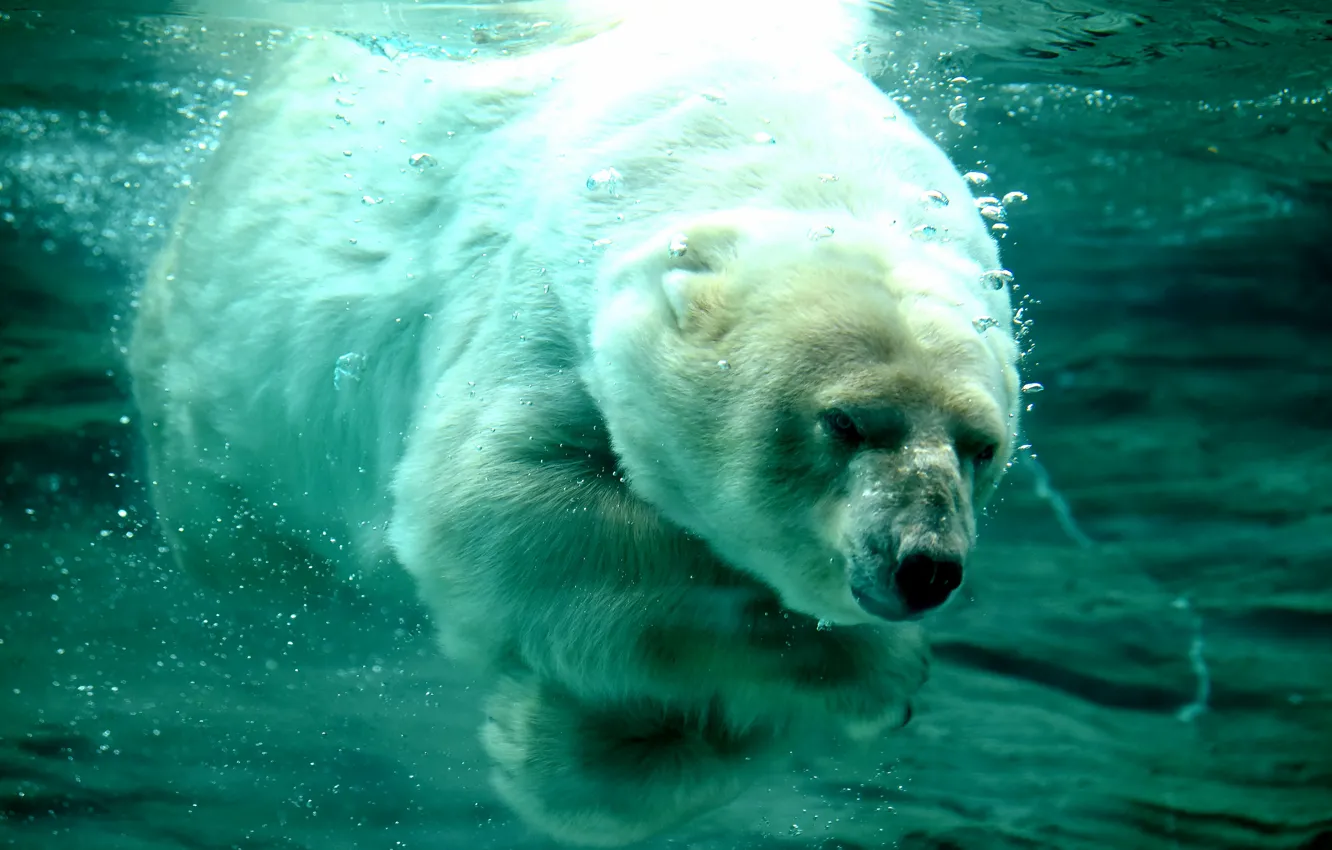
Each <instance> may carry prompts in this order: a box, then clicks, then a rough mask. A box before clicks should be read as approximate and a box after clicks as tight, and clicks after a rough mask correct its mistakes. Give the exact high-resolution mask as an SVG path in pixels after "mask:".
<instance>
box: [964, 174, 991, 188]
mask: <svg viewBox="0 0 1332 850" xmlns="http://www.w3.org/2000/svg"><path fill="white" fill-rule="evenodd" d="M962 179H963V180H966V181H967V182H968V183H970V184H971V185H973V186H984V185H985V184H986V183H989V182H990V175H988V174H986V173H985V172H984V171H968V172H967V173H966V174H963V175H962Z"/></svg>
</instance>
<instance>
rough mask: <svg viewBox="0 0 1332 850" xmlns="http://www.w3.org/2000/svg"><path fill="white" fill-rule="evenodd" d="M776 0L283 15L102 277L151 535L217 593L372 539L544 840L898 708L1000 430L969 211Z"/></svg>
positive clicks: (647, 821)
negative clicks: (490, 689)
mask: <svg viewBox="0 0 1332 850" xmlns="http://www.w3.org/2000/svg"><path fill="white" fill-rule="evenodd" d="M649 5H650V4H649ZM805 14H807V15H809V17H810V20H809V21H806V22H789V23H788V24H787V25H784V26H777V25H770V26H768V27H767V28H766V29H762V30H760V31H758V32H755V33H752V37H743V38H725V37H723V36H722V35H721V34H720V33H712V32H703V33H700V32H698V31H694V30H691V29H690V28H688V27H686V26H684V25H683V24H681V23H680V22H679V21H678V19H677V18H675V17H672V16H653V15H646V16H644V17H643V18H642V19H638V20H635V19H633V18H631V19H629V20H627V21H626V22H625V23H623V24H621V25H620V26H618V27H614V28H610V29H608V30H607V31H606V32H604V33H602V34H599V35H596V36H594V37H592V38H589V39H587V40H584V41H582V42H579V43H576V44H572V45H568V46H563V47H560V48H557V49H551V50H548V51H544V52H539V53H534V54H531V55H528V56H524V57H520V58H516V59H509V60H496V61H492V62H478V63H470V62H440V61H432V60H427V59H421V58H403V59H400V60H398V61H396V62H395V61H390V60H388V59H386V58H384V57H376V56H372V55H371V54H370V53H369V52H367V51H366V50H365V49H364V48H363V47H361V46H360V45H358V44H355V43H353V42H352V41H350V40H346V39H343V38H340V37H338V36H333V35H327V36H325V35H317V36H310V37H308V38H305V39H303V40H301V41H299V42H298V43H297V44H296V45H294V46H293V47H292V48H291V49H290V50H289V51H288V53H287V55H285V56H283V57H282V58H281V59H280V60H279V61H277V62H276V63H275V66H274V67H273V68H272V69H270V72H269V73H268V74H267V75H266V77H265V79H264V80H262V81H261V82H259V83H256V84H255V85H253V86H252V87H251V88H252V91H251V93H250V94H249V96H248V97H247V98H246V102H245V103H243V104H241V105H240V106H238V107H237V109H236V114H235V116H234V119H233V122H232V125H231V126H230V127H229V129H228V132H227V134H226V136H225V137H224V139H223V141H222V144H221V147H220V149H219V151H218V152H217V154H216V156H215V158H214V161H213V163H212V164H211V166H210V171H209V173H208V174H206V175H203V176H202V177H201V178H200V179H199V180H198V181H197V183H198V185H197V188H196V189H195V190H194V191H193V193H192V196H191V198H190V201H189V203H188V205H187V207H186V209H185V211H184V212H183V213H182V215H181V218H180V221H179V222H178V224H177V227H176V229H175V234H174V237H173V240H172V243H171V245H170V246H169V247H168V249H167V250H166V251H165V252H164V253H163V255H162V257H161V258H160V259H159V261H158V263H157V264H156V266H155V268H154V269H153V271H152V273H151V275H150V277H149V280H148V283H147V284H146V286H145V289H144V292H143V293H142V297H141V307H140V315H139V318H138V323H137V326H136V333H135V339H134V341H133V346H132V352H131V366H132V371H133V374H134V378H135V391H136V395H137V398H138V400H139V404H140V406H141V408H142V412H143V418H144V420H145V434H146V439H147V442H148V446H149V458H150V475H151V479H152V485H153V494H154V499H155V504H156V506H157V509H158V511H159V514H160V516H161V521H162V527H163V530H164V533H165V534H166V535H167V537H168V539H169V542H170V544H171V546H172V548H173V551H174V552H175V553H176V556H177V558H178V559H179V560H180V561H181V562H182V563H183V564H184V565H185V566H186V567H188V568H189V569H191V570H192V571H194V572H195V573H196V574H198V575H200V576H202V577H203V578H205V579H206V580H208V581H210V582H212V583H213V584H215V585H216V586H217V587H219V588H220V589H222V590H223V591H225V592H228V593H234V594H237V595H240V594H242V593H248V592H251V591H253V592H254V593H257V594H263V593H266V592H270V591H271V592H274V593H282V592H290V591H291V590H292V588H293V587H296V588H299V587H302V586H304V584H305V582H306V581H307V579H309V580H311V581H313V580H314V577H315V576H316V575H317V574H322V573H323V572H325V571H332V572H334V573H337V574H340V575H341V576H342V577H343V578H348V577H353V578H357V579H359V580H363V581H373V577H374V576H375V575H376V573H377V572H383V571H394V570H402V569H405V570H406V572H407V573H409V574H410V575H411V576H412V577H413V578H414V579H415V582H416V586H417V588H418V590H419V592H420V595H421V598H422V599H423V600H425V602H426V603H427V604H428V606H429V607H430V609H431V610H432V612H433V613H434V615H435V618H436V624H437V626H438V629H439V632H440V640H441V645H442V646H443V648H444V649H445V651H446V652H447V653H448V654H449V655H450V656H452V657H454V658H457V659H461V660H465V661H467V662H470V663H473V664H477V665H479V666H481V667H484V668H485V669H488V670H490V671H492V672H493V674H494V677H495V682H496V684H495V691H494V695H493V696H492V697H491V699H490V701H489V703H488V708H487V710H488V715H489V718H488V720H487V722H486V724H485V726H484V729H483V740H484V742H485V744H486V747H487V750H488V752H489V753H490V755H491V756H492V758H493V759H494V773H493V780H494V783H495V786H496V788H497V789H498V790H499V792H500V794H501V796H503V797H504V798H505V799H506V801H508V802H509V803H510V804H511V805H512V806H513V807H514V808H515V809H516V810H517V811H518V812H519V813H520V814H522V815H523V816H524V817H525V818H526V819H527V820H528V821H529V822H531V823H533V824H534V825H535V826H537V827H538V828H540V829H542V830H544V831H546V832H548V833H549V834H552V835H554V836H555V837H557V838H560V839H563V840H567V841H572V842H580V843H592V844H606V845H611V844H622V843H626V842H629V841H633V840H636V839H639V838H642V837H644V836H647V835H650V834H652V833H653V832H656V831H659V830H661V829H664V828H666V827H668V826H670V825H672V824H675V823H678V822H680V821H681V820H683V819H685V818H688V817H690V816H692V815H693V814H696V813H698V812H701V811H704V810H706V809H708V808H712V807H714V806H716V805H718V804H719V803H721V802H724V801H725V800H727V799H730V798H731V797H733V796H735V795H736V794H737V793H739V792H740V791H741V790H742V789H743V787H744V786H745V784H746V783H747V782H748V781H749V780H750V779H751V778H752V776H753V775H754V773H755V772H756V771H761V770H763V769H765V767H766V766H767V765H769V764H770V763H771V760H772V759H774V758H776V756H775V754H776V753H777V752H780V751H782V749H783V746H784V745H783V743H782V742H783V741H784V740H786V738H787V736H788V735H790V734H792V733H793V730H795V729H798V728H803V727H809V728H815V729H825V730H829V731H833V732H836V733H838V734H848V735H852V736H869V735H873V734H876V733H877V732H879V731H880V730H882V729H884V728H887V727H891V726H893V725H895V724H897V723H900V722H901V721H902V719H903V717H904V716H905V713H906V711H907V706H908V701H909V699H910V698H911V696H912V694H913V693H914V691H915V690H916V689H917V688H918V687H919V685H920V683H921V682H922V681H923V678H924V675H925V647H924V643H923V639H922V637H921V635H920V633H919V630H918V628H917V626H916V625H915V624H914V623H912V622H911V620H913V619H914V618H915V617H916V616H918V615H919V614H921V613H923V612H925V611H927V610H928V609H930V608H932V607H935V606H937V605H938V604H940V603H942V602H943V601H944V599H946V598H947V596H948V594H949V592H951V591H952V590H953V589H954V588H955V587H956V586H957V584H958V582H960V580H961V574H962V569H963V567H964V564H965V560H966V557H967V554H968V552H969V551H970V548H971V546H972V543H973V540H974V534H975V512H976V510H977V509H978V508H979V506H980V505H981V504H982V503H983V502H984V500H985V498H986V497H987V496H988V494H989V492H990V491H991V490H992V489H993V487H994V485H995V483H996V482H997V480H998V478H999V476H1000V475H1001V474H1002V471H1003V468H1004V465H1005V460H1006V459H1007V457H1008V456H1009V454H1010V452H1011V447H1012V438H1013V433H1014V430H1015V422H1014V417H1015V415H1016V407H1017V372H1016V368H1015V360H1016V350H1015V346H1014V343H1013V340H1012V338H1011V336H1010V335H1009V333H1008V332H1007V328H1008V327H1009V326H1010V325H1011V322H1010V321H1009V316H1010V312H1009V311H1010V307H1009V302H1008V293H1007V292H1006V291H1004V290H1003V289H998V290H996V289H994V288H992V287H991V286H990V285H988V284H987V283H986V278H985V273H986V272H987V271H988V270H992V269H995V268H997V266H998V258H997V253H996V249H995V245H994V243H993V241H992V240H991V239H990V237H989V235H988V233H987V231H986V229H985V227H984V224H983V222H982V221H981V220H980V219H979V218H978V216H977V215H976V213H975V210H974V208H973V206H972V204H971V203H970V196H969V192H968V189H967V187H966V185H965V184H964V183H963V181H962V179H961V178H960V177H959V176H958V174H957V173H956V171H955V170H954V169H953V167H952V166H951V164H950V163H949V162H948V161H947V158H946V157H945V156H944V154H943V153H942V152H941V151H939V150H938V148H937V147H936V146H934V145H933V144H932V143H931V142H930V141H929V140H928V139H926V138H925V137H923V136H922V135H921V134H920V133H919V131H918V130H917V129H916V128H915V127H914V125H913V124H912V123H911V121H910V120H909V119H908V118H907V117H906V116H905V115H903V114H902V113H901V112H900V110H899V109H898V108H897V107H896V106H895V105H894V104H893V103H892V102H891V101H890V100H889V99H888V98H887V97H885V96H884V95H883V94H882V93H881V92H880V91H879V90H877V89H876V88H875V87H874V85H873V84H872V83H870V82H869V81H868V80H867V79H865V78H864V77H863V76H862V75H861V74H859V73H858V72H857V71H856V70H855V69H853V68H851V67H850V66H849V65H847V64H846V63H845V62H844V61H843V58H842V55H841V53H840V52H839V48H838V46H839V45H840V44H841V39H842V37H843V35H844V33H845V32H847V31H850V28H851V26H852V23H853V22H851V21H850V20H849V19H842V18H840V17H838V16H839V15H840V12H838V11H837V10H836V4H835V3H828V4H824V3H821V2H820V3H812V4H810V5H809V9H808V10H807V12H806V13H805ZM797 48H799V49H798V50H797ZM927 192H939V193H942V194H943V195H945V196H947V197H948V198H950V199H952V201H953V202H952V203H950V204H948V205H946V206H942V207H941V206H938V204H937V202H926V203H922V195H923V194H924V193H927ZM930 197H931V198H933V197H934V196H933V195H931V196H930ZM927 200H928V199H927ZM981 317H990V318H991V319H993V320H994V321H993V322H980V321H977V320H978V319H980V318H981Z"/></svg>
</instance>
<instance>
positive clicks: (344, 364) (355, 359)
mask: <svg viewBox="0 0 1332 850" xmlns="http://www.w3.org/2000/svg"><path fill="white" fill-rule="evenodd" d="M364 368H365V355H364V354H360V353H357V352H355V351H349V352H347V353H346V354H344V355H342V356H341V357H339V358H338V362H337V363H336V364H334V366H333V389H335V390H340V389H342V382H343V381H359V380H361V370H363V369H364Z"/></svg>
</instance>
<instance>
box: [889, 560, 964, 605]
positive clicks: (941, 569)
mask: <svg viewBox="0 0 1332 850" xmlns="http://www.w3.org/2000/svg"><path fill="white" fill-rule="evenodd" d="M961 584H962V563H961V562H960V561H958V560H955V559H953V558H946V557H945V558H936V557H934V556H932V555H927V554H925V553H924V552H915V553H913V554H910V555H907V556H906V557H905V558H903V559H902V561H901V563H900V564H898V566H897V570H896V571H895V572H894V573H893V586H894V588H895V589H896V591H897V595H898V596H899V597H900V598H901V600H902V603H903V604H904V605H905V606H906V608H907V610H908V611H909V612H910V613H912V614H921V613H924V612H926V611H929V610H930V609H931V608H938V607H939V606H940V605H942V604H944V602H946V601H947V600H948V597H949V596H950V595H951V594H952V593H953V591H954V590H957V588H958V587H959V586H960V585H961Z"/></svg>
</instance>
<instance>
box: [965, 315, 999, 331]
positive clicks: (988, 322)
mask: <svg viewBox="0 0 1332 850" xmlns="http://www.w3.org/2000/svg"><path fill="white" fill-rule="evenodd" d="M971 326H972V327H974V328H975V329H976V333H978V334H983V333H985V332H986V331H988V330H989V329H990V328H997V327H999V320H998V319H996V318H994V317H993V316H977V317H976V318H974V319H972V320H971Z"/></svg>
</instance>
